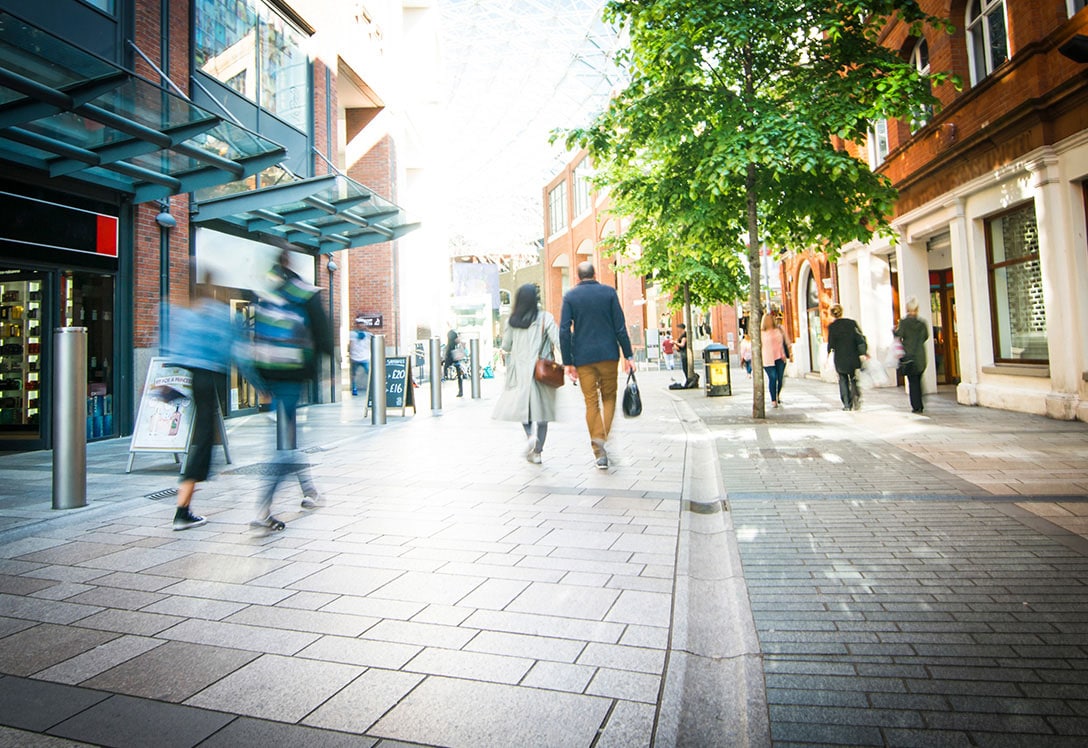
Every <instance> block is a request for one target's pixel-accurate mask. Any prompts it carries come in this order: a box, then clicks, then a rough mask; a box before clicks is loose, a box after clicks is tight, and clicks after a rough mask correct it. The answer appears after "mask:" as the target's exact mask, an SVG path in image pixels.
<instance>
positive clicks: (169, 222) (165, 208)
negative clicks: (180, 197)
mask: <svg viewBox="0 0 1088 748" xmlns="http://www.w3.org/2000/svg"><path fill="white" fill-rule="evenodd" d="M155 223H157V224H159V225H160V226H162V227H163V228H164V229H172V228H174V227H175V226H177V225H178V219H176V218H174V217H173V216H172V215H170V203H169V202H168V201H166V200H159V214H158V215H157V216H155Z"/></svg>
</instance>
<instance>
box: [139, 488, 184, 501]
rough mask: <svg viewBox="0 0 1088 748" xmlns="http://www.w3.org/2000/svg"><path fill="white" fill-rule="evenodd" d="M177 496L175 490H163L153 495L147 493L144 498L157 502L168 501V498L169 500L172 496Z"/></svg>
mask: <svg viewBox="0 0 1088 748" xmlns="http://www.w3.org/2000/svg"><path fill="white" fill-rule="evenodd" d="M177 495H178V490H177V489H176V488H164V489H163V490H161V491H156V492H155V493H149V494H148V495H147V496H145V497H144V498H145V499H151V500H152V501H158V500H159V499H169V498H171V497H173V496H177Z"/></svg>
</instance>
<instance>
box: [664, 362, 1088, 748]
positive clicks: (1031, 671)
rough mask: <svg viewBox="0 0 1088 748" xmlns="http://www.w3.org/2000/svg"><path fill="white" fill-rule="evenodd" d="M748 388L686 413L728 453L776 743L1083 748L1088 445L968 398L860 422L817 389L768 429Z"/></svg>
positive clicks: (690, 396)
mask: <svg viewBox="0 0 1088 748" xmlns="http://www.w3.org/2000/svg"><path fill="white" fill-rule="evenodd" d="M747 384H748V383H747V380H742V381H741V383H740V386H739V387H738V388H737V390H739V391H738V392H737V393H736V394H737V396H739V399H737V400H736V401H730V402H728V403H727V404H724V403H719V402H717V401H716V400H712V399H707V398H703V399H699V397H698V396H697V395H695V394H694V393H686V392H685V393H684V395H685V399H686V400H688V401H689V402H690V404H691V405H692V407H693V408H694V409H695V410H696V412H698V414H699V415H700V416H701V418H702V421H703V422H705V423H706V424H707V429H708V436H709V438H712V439H713V440H714V441H715V443H716V444H717V446H718V453H719V459H720V466H721V473H722V476H723V483H724V485H725V487H726V493H727V495H728V508H729V511H728V512H727V513H726V516H727V518H728V519H727V521H728V523H729V527H730V530H731V532H732V534H733V542H734V543H735V544H736V554H737V558H738V559H739V560H738V563H739V565H740V566H741V567H742V568H743V590H742V591H740V592H739V593H736V594H734V596H733V599H734V600H737V601H738V604H737V607H736V608H735V609H733V610H732V611H731V613H732V617H733V618H734V619H736V620H740V621H744V622H750V623H751V625H753V626H754V627H755V631H756V638H757V639H758V653H759V658H760V662H761V666H762V667H761V668H759V669H758V672H756V673H755V674H754V675H753V676H752V677H751V680H750V682H749V684H748V687H749V689H750V690H758V689H760V688H762V689H764V692H763V699H765V702H766V704H767V710H768V720H767V722H768V731H769V736H770V737H769V738H767V739H768V740H770V741H772V742H773V744H774V745H776V746H778V745H782V746H785V745H814V744H819V745H1025V746H1026V745H1032V746H1035V745H1048V746H1049V745H1084V744H1085V743H1086V741H1088V720H1086V719H1085V717H1084V715H1085V704H1086V703H1088V702H1086V701H1085V698H1084V694H1085V693H1088V690H1086V686H1088V658H1086V654H1088V650H1086V648H1085V645H1084V633H1085V631H1086V630H1088V587H1086V582H1088V539H1086V538H1085V536H1086V535H1088V524H1086V519H1088V502H1086V500H1088V427H1086V425H1085V424H1083V423H1063V422H1057V421H1052V420H1049V419H1046V418H1043V417H1037V416H1025V415H1022V414H1014V413H1005V412H1000V411H993V410H988V409H982V408H967V407H963V406H959V405H957V404H955V402H954V400H953V398H952V396H951V392H949V393H941V394H940V395H935V396H930V397H928V398H927V403H926V412H925V413H924V414H923V415H921V416H919V415H914V414H912V413H909V412H908V407H907V402H906V398H905V395H904V393H903V391H902V390H901V389H900V390H894V389H889V390H881V391H875V392H872V391H871V392H867V393H865V399H864V405H863V410H862V411H860V412H843V411H842V410H840V409H839V407H838V406H839V402H838V397H837V394H838V393H837V388H836V387H835V385H832V384H826V383H823V382H819V381H813V380H799V381H795V380H788V381H787V385H786V388H785V390H784V393H783V397H784V401H785V407H783V408H780V409H777V410H771V411H769V412H768V417H767V419H766V421H764V422H753V420H752V419H751V418H750V417H749V415H750V402H751V388H750V387H749V386H747ZM731 400H732V399H731ZM1044 518H1045V519H1044ZM750 670H751V671H756V670H757V669H756V668H754V667H753V668H750Z"/></svg>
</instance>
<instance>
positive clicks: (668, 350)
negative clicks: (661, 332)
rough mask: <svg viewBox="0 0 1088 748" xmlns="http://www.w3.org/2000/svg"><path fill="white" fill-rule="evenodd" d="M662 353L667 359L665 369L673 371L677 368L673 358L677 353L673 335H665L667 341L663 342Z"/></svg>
mask: <svg viewBox="0 0 1088 748" xmlns="http://www.w3.org/2000/svg"><path fill="white" fill-rule="evenodd" d="M661 353H662V354H663V355H664V357H665V368H666V369H668V370H669V371H672V370H673V369H675V368H676V361H675V360H674V359H673V356H674V355H675V353H676V342H675V341H674V340H673V339H672V333H665V339H664V340H662V341H661Z"/></svg>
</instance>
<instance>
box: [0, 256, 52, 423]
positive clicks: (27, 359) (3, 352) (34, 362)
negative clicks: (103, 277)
mask: <svg viewBox="0 0 1088 748" xmlns="http://www.w3.org/2000/svg"><path fill="white" fill-rule="evenodd" d="M43 289H44V281H43V275H42V274H41V273H36V272H32V271H19V270H3V271H0V439H8V438H13V437H14V438H37V437H38V436H39V434H40V426H41V397H42V366H43V364H44V358H43V356H44V353H43V350H42V347H43V345H44V343H43V339H44V336H43V335H42V324H43V323H44V322H45V315H44V310H43V306H42V305H43V296H42V294H43Z"/></svg>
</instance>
